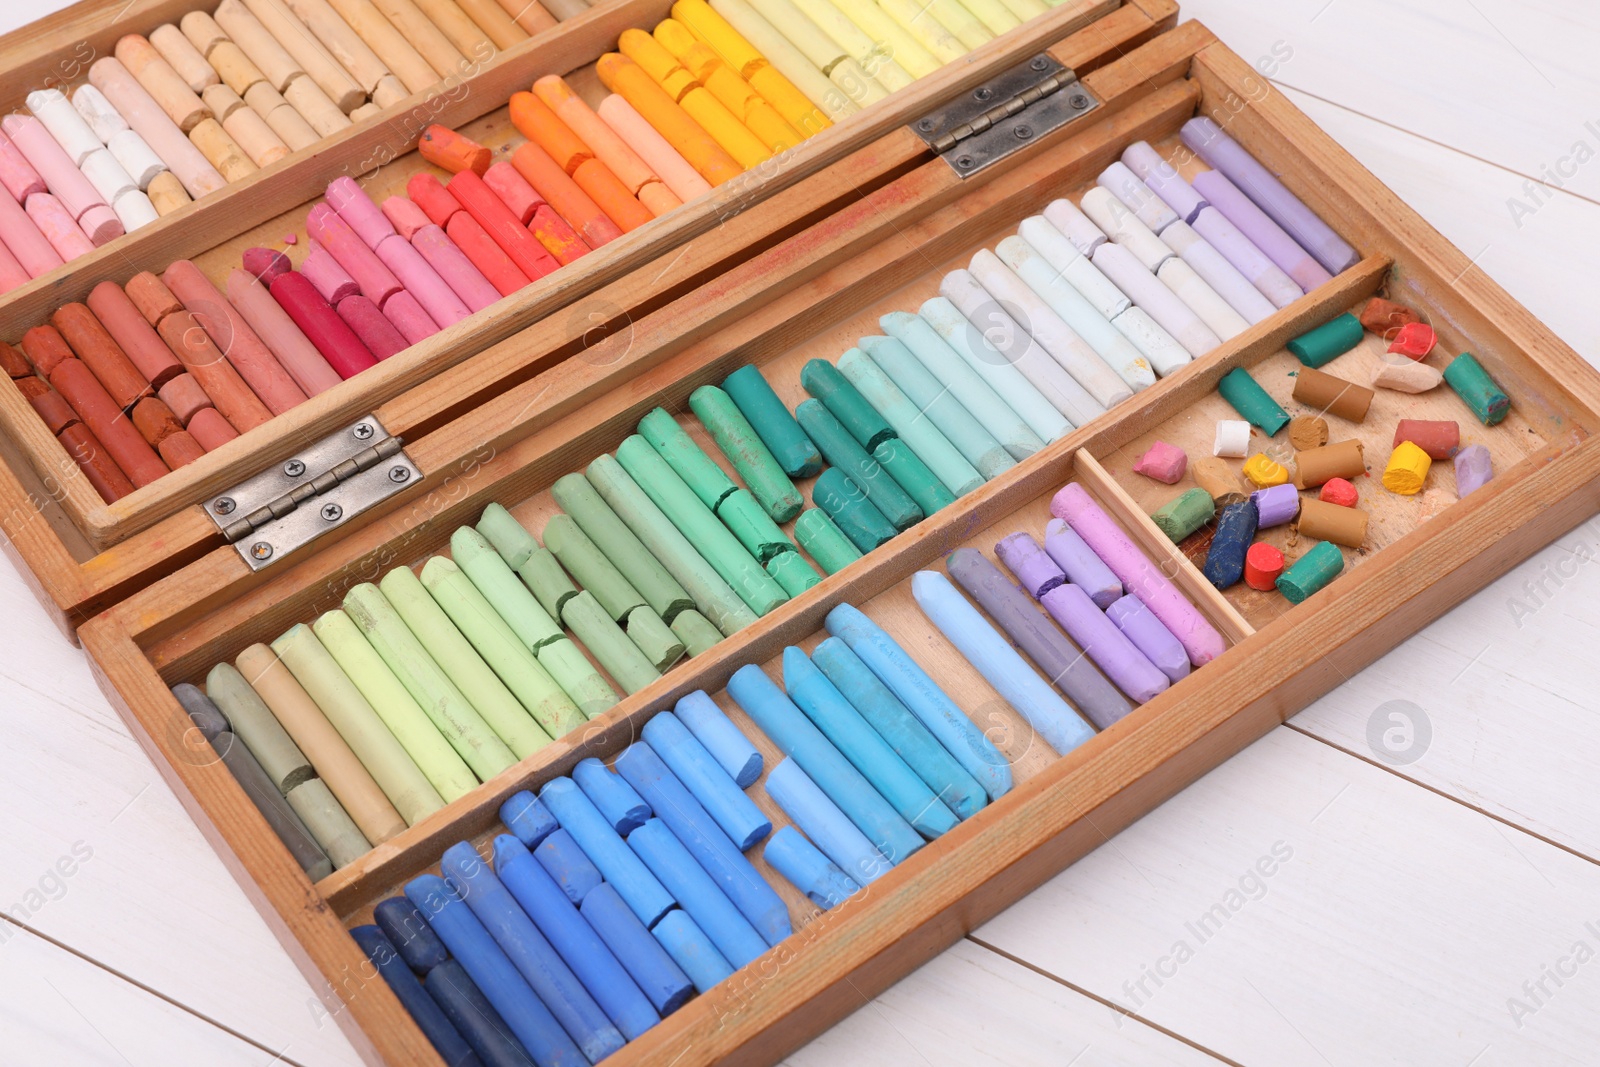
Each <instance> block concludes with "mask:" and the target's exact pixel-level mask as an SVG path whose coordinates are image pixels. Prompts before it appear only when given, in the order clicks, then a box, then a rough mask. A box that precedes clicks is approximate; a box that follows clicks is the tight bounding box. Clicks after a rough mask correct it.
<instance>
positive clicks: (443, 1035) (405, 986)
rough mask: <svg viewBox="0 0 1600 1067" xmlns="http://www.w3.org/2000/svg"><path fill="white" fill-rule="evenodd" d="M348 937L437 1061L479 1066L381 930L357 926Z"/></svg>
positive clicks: (457, 1066) (453, 1065) (458, 1066)
mask: <svg viewBox="0 0 1600 1067" xmlns="http://www.w3.org/2000/svg"><path fill="white" fill-rule="evenodd" d="M350 936H351V937H353V938H355V939H356V944H358V945H360V946H361V951H362V952H365V953H366V954H367V959H369V960H371V961H372V965H373V966H374V967H376V968H378V973H379V974H380V975H382V976H383V980H384V981H385V982H386V983H388V986H389V988H390V989H392V990H394V995H395V997H396V998H397V999H399V1001H400V1006H401V1007H403V1008H405V1009H406V1012H407V1013H408V1014H410V1016H411V1021H412V1022H414V1023H416V1024H417V1029H419V1030H421V1031H422V1036H423V1037H426V1038H427V1039H428V1043H429V1044H431V1045H432V1046H433V1047H434V1050H435V1051H436V1052H438V1053H439V1058H440V1059H442V1060H444V1062H445V1063H447V1064H449V1065H450V1067H467V1065H472V1067H482V1062H483V1061H481V1060H480V1059H478V1057H477V1054H476V1053H474V1052H473V1051H472V1046H471V1045H469V1044H467V1039H466V1038H464V1037H462V1036H461V1031H459V1030H457V1029H456V1028H455V1026H454V1025H453V1024H451V1022H450V1019H449V1017H448V1016H447V1015H445V1013H444V1009H442V1008H440V1007H439V1005H438V1003H436V1002H435V1001H434V999H433V998H432V997H430V996H428V991H427V990H426V989H424V988H423V986H422V983H421V982H419V981H417V976H416V975H414V974H412V973H411V968H410V967H409V966H407V964H406V962H405V959H404V958H403V957H402V956H401V955H400V951H399V950H398V949H397V948H395V946H394V944H393V943H392V942H391V941H390V940H389V939H388V938H387V937H385V936H384V933H383V931H382V930H380V929H378V928H377V927H376V926H357V927H354V928H352V929H351V931H350Z"/></svg>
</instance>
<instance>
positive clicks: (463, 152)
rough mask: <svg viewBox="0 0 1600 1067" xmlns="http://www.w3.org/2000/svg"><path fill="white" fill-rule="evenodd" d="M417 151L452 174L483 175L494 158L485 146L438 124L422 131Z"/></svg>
mask: <svg viewBox="0 0 1600 1067" xmlns="http://www.w3.org/2000/svg"><path fill="white" fill-rule="evenodd" d="M417 151H418V152H420V153H422V158H423V159H426V160H427V161H428V162H429V163H432V164H433V165H434V166H436V167H443V168H444V169H445V170H447V171H449V172H450V173H451V174H460V173H461V172H462V171H464V170H470V171H472V172H473V173H475V174H478V175H482V174H483V172H484V171H486V170H488V169H489V162H490V160H491V159H493V158H494V156H493V153H491V152H490V151H489V150H488V149H487V148H485V147H483V145H481V144H479V143H478V142H476V141H474V140H471V139H469V138H466V137H463V136H461V135H460V134H459V133H457V132H456V131H454V130H452V129H450V128H449V127H446V126H440V125H438V124H435V125H432V126H429V127H428V128H427V129H425V130H423V131H422V136H421V137H419V138H417Z"/></svg>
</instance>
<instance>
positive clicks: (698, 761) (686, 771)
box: [640, 711, 772, 932]
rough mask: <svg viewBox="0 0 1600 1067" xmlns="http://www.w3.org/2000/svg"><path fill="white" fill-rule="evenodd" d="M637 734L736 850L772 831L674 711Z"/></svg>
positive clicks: (746, 846)
mask: <svg viewBox="0 0 1600 1067" xmlns="http://www.w3.org/2000/svg"><path fill="white" fill-rule="evenodd" d="M640 736H641V737H643V738H644V740H645V742H646V743H647V744H649V746H650V747H651V748H652V749H653V750H654V751H655V753H656V755H658V756H660V757H661V762H663V763H665V764H666V765H667V767H668V769H670V770H671V771H672V773H673V774H674V775H676V776H677V778H678V781H680V782H682V783H683V785H684V788H686V789H688V790H689V792H690V793H691V794H693V796H694V798H695V799H696V800H698V801H699V802H700V804H701V805H702V806H703V807H704V808H705V809H706V813H707V814H708V815H710V816H711V818H712V819H713V820H715V821H716V824H717V825H718V826H719V827H721V828H722V832H723V833H725V834H727V835H728V840H730V841H732V842H733V843H734V845H735V846H736V847H737V848H738V849H739V851H740V852H745V851H748V850H749V849H750V848H751V847H753V846H754V845H755V844H756V843H757V842H758V841H760V840H761V839H762V838H764V837H766V836H767V835H768V834H769V833H771V832H772V823H771V821H770V820H768V819H767V817H766V816H765V815H763V814H762V813H761V809H760V808H758V807H756V803H755V801H753V800H751V799H750V797H749V796H747V795H746V794H745V792H744V790H743V788H741V787H740V786H739V784H738V783H737V782H736V781H734V779H733V777H732V776H731V775H729V774H728V772H727V771H726V770H724V769H723V767H722V764H721V763H719V762H718V761H717V759H716V757H714V756H713V755H712V754H711V753H710V751H709V750H707V749H706V747H705V746H704V745H702V744H701V743H700V740H699V738H697V737H695V735H694V734H693V733H691V732H690V730H689V728H688V727H687V726H685V725H684V724H683V723H682V722H681V721H679V719H678V717H677V716H676V715H675V714H673V713H672V712H670V711H663V712H661V713H660V714H659V715H656V716H654V717H653V718H651V720H650V721H649V722H647V723H645V724H644V729H643V730H641V731H640ZM668 888H671V887H670V886H669V887H668ZM678 899H679V900H680V901H681V900H682V899H683V898H682V897H679V898H678ZM696 918H697V919H698V916H696ZM708 932H709V931H708Z"/></svg>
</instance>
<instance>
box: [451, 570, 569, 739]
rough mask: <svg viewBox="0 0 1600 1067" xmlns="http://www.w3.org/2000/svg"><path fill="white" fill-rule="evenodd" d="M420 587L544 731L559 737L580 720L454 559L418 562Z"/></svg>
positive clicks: (552, 680) (564, 694)
mask: <svg viewBox="0 0 1600 1067" xmlns="http://www.w3.org/2000/svg"><path fill="white" fill-rule="evenodd" d="M422 587H423V588H424V589H426V590H427V591H428V594H429V595H430V596H432V597H433V599H434V602H435V603H436V604H438V605H439V606H440V607H441V608H443V609H444V613H445V614H446V615H448V616H450V621H451V622H453V623H455V625H456V629H458V630H460V631H461V634H462V636H463V637H465V638H466V639H467V641H468V642H469V643H470V644H471V645H472V647H473V648H475V649H477V651H478V655H480V656H482V657H483V660H484V662H485V663H487V664H488V665H489V667H490V669H491V670H493V671H494V673H495V674H496V675H497V676H498V677H499V679H500V681H502V682H504V683H505V687H506V688H507V689H509V690H511V693H512V695H513V696H515V697H516V698H517V700H518V701H519V702H520V703H521V704H522V706H523V707H524V708H526V709H527V710H528V714H529V715H532V716H533V721H534V722H536V723H538V724H539V728H540V729H542V730H543V731H544V732H545V734H546V735H547V736H549V737H551V738H556V737H561V736H564V735H565V734H567V733H568V732H569V731H572V730H575V729H577V728H578V727H579V726H582V725H583V724H584V722H585V721H586V720H585V719H584V716H583V713H582V712H581V711H579V710H578V706H577V704H575V703H574V702H573V701H572V699H571V698H570V697H569V696H567V693H566V690H564V689H562V688H561V685H560V683H558V682H557V681H556V680H555V679H554V678H552V677H551V676H550V674H549V672H548V671H546V670H545V669H544V668H543V667H542V666H540V665H539V660H538V659H537V658H536V657H535V656H534V653H533V651H532V650H531V649H529V648H528V646H527V645H525V644H523V642H522V639H521V638H519V637H518V636H517V634H516V631H514V630H512V629H511V627H510V626H509V625H507V624H506V621H505V619H503V618H501V617H500V613H499V612H497V611H495V609H494V606H493V605H491V604H490V603H489V601H488V600H487V599H485V598H484V595H483V594H482V593H480V592H478V587H477V586H475V585H473V584H472V579H471V578H468V577H467V575H466V573H465V572H464V571H462V569H461V566H460V565H459V564H457V563H456V562H455V561H454V560H450V559H446V558H445V557H444V556H434V557H433V558H432V559H430V560H428V562H427V563H424V564H423V565H422Z"/></svg>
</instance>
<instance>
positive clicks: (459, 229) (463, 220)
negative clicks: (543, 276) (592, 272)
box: [406, 174, 528, 296]
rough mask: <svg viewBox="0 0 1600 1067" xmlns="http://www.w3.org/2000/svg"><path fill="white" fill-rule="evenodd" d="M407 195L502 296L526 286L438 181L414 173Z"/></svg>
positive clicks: (521, 275)
mask: <svg viewBox="0 0 1600 1067" xmlns="http://www.w3.org/2000/svg"><path fill="white" fill-rule="evenodd" d="M406 194H407V195H408V196H410V197H411V199H412V201H413V202H414V203H416V204H417V205H418V206H419V207H421V208H422V209H423V211H424V212H425V213H426V214H427V216H428V217H429V218H430V219H432V220H433V222H434V224H435V225H437V226H440V227H443V229H444V231H445V234H446V235H447V236H448V237H449V238H450V240H452V241H454V242H455V244H456V247H458V248H460V249H461V252H462V254H463V255H465V256H466V257H467V258H468V259H469V260H471V261H472V265H473V266H474V267H477V268H478V270H479V271H480V272H481V273H482V274H483V276H484V277H485V278H487V279H488V280H489V284H491V285H493V286H494V288H495V291H496V292H498V293H499V294H500V295H501V296H510V295H511V294H512V293H514V292H516V291H517V290H518V289H521V288H522V287H523V286H525V285H527V284H528V276H527V275H526V274H524V273H522V271H521V270H520V269H519V268H518V267H517V265H516V264H515V263H513V262H512V260H511V257H510V256H508V255H506V253H505V250H504V249H502V248H501V247H500V245H499V244H497V243H496V242H495V240H494V239H493V238H491V237H490V236H489V233H488V231H487V230H485V229H484V228H483V226H482V225H481V224H480V223H479V222H478V220H477V219H475V218H473V217H472V216H471V215H470V214H468V213H467V211H466V210H464V209H463V208H462V207H461V204H460V202H459V201H457V200H456V198H455V196H454V195H452V194H451V193H450V192H449V191H448V190H447V189H445V187H444V186H443V185H441V184H439V179H438V178H436V177H434V176H433V175H432V174H413V175H412V176H411V180H410V181H408V182H407V183H406Z"/></svg>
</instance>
